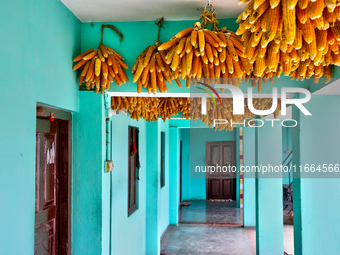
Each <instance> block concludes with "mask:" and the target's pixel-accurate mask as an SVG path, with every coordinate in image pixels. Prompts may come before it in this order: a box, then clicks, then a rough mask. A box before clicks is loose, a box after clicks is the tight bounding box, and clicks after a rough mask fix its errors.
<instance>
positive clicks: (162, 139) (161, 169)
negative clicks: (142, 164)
mask: <svg viewBox="0 0 340 255" xmlns="http://www.w3.org/2000/svg"><path fill="white" fill-rule="evenodd" d="M160 161H161V162H160V174H161V176H160V185H161V188H163V187H164V186H165V132H163V131H162V132H161V160H160Z"/></svg>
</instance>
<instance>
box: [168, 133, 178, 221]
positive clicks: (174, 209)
mask: <svg viewBox="0 0 340 255" xmlns="http://www.w3.org/2000/svg"><path fill="white" fill-rule="evenodd" d="M179 146H180V145H179V130H178V128H177V127H169V153H170V155H169V185H170V186H169V194H170V197H169V203H170V205H169V210H170V212H169V224H170V225H174V226H176V225H177V224H178V207H179V169H180V166H179V153H180V150H179Z"/></svg>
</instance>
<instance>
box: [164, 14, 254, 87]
mask: <svg viewBox="0 0 340 255" xmlns="http://www.w3.org/2000/svg"><path fill="white" fill-rule="evenodd" d="M202 21H203V23H204V24H205V25H206V23H207V21H206V18H204V16H203V17H202ZM213 26H214V28H215V29H218V28H217V26H216V24H213ZM243 49H244V47H243V40H242V38H241V37H240V36H238V35H236V34H235V33H234V32H231V31H228V30H226V28H223V29H221V30H220V29H218V30H216V31H211V30H208V29H205V28H203V27H202V24H201V23H200V22H196V23H195V24H194V27H189V28H186V29H184V30H182V31H180V32H179V33H178V34H176V35H175V36H174V37H172V38H171V40H170V41H169V42H166V43H163V44H161V45H160V46H159V47H158V50H159V51H164V50H168V52H167V54H166V56H165V61H166V63H167V64H169V65H170V67H171V69H172V75H173V78H174V79H175V80H176V82H177V83H178V85H179V86H180V78H182V79H185V80H186V86H187V87H188V88H189V87H190V79H192V78H195V79H196V80H197V79H201V78H210V79H215V78H232V79H231V82H232V84H234V85H236V86H238V85H240V83H241V78H242V77H245V74H247V75H250V74H251V72H252V70H253V69H252V65H250V64H249V63H248V61H247V60H246V59H245V58H244V57H243V56H244V55H243Z"/></svg>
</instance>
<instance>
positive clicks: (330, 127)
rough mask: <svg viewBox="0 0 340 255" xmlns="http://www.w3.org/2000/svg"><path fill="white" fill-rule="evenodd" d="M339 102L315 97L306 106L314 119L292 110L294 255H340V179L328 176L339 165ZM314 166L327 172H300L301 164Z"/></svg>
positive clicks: (337, 97)
mask: <svg viewBox="0 0 340 255" xmlns="http://www.w3.org/2000/svg"><path fill="white" fill-rule="evenodd" d="M339 102H340V96H339V95H312V98H311V100H310V101H309V102H308V103H306V104H304V106H305V107H306V108H307V110H308V111H309V112H310V113H311V114H312V116H305V115H304V114H303V113H301V111H300V110H299V109H297V108H296V107H293V119H295V120H296V121H297V122H298V126H297V127H296V128H293V155H294V156H293V164H294V165H296V166H297V171H296V172H295V173H293V177H294V178H293V187H294V188H293V201H294V202H293V203H294V204H293V206H294V246H295V255H317V254H330V255H332V254H340V242H339V236H340V230H339V229H340V218H339V216H338V215H339V211H340V178H339V173H337V174H334V175H333V176H331V175H329V171H331V170H330V169H331V168H330V166H331V165H330V164H332V165H333V173H334V165H335V164H340V160H339V155H340V133H339V126H340V118H338V117H337V113H338V112H339V111H340V104H339ZM312 164H314V167H315V169H317V168H318V166H319V165H320V168H321V169H322V171H323V167H326V169H327V170H325V171H327V172H326V173H323V172H321V173H320V172H319V171H318V170H316V171H315V172H314V173H313V174H310V172H309V173H308V174H305V173H300V172H299V166H300V165H301V167H302V168H304V167H307V168H309V169H311V165H312ZM324 164H325V165H324ZM310 177H314V178H310ZM327 177H333V178H327Z"/></svg>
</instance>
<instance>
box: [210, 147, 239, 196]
mask: <svg viewBox="0 0 340 255" xmlns="http://www.w3.org/2000/svg"><path fill="white" fill-rule="evenodd" d="M235 147H236V146H235V142H207V144H206V165H207V167H209V166H211V167H215V172H208V171H207V173H206V178H207V199H210V198H215V199H235V198H234V194H235V192H234V189H235V185H234V182H235V177H236V173H234V172H233V171H231V167H232V166H236V163H235V162H236V154H235V153H236V151H235Z"/></svg>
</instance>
